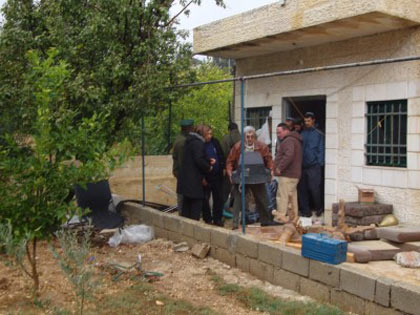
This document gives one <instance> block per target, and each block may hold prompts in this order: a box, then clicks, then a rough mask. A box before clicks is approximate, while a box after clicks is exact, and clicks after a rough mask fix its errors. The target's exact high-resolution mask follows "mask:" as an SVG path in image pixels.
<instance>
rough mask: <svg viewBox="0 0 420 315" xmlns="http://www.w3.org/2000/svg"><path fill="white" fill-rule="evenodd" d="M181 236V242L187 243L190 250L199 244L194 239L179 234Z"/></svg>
mask: <svg viewBox="0 0 420 315" xmlns="http://www.w3.org/2000/svg"><path fill="white" fill-rule="evenodd" d="M179 235H180V239H181V241H182V242H187V244H188V246H189V247H190V248H192V247H193V246H194V245H195V244H197V241H196V240H195V239H193V238H192V237H188V236H186V235H182V234H179Z"/></svg>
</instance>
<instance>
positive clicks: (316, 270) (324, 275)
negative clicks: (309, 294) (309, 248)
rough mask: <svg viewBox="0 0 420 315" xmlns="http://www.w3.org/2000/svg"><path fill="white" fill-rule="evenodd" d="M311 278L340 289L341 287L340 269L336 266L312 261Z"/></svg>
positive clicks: (310, 262) (310, 267) (310, 263)
mask: <svg viewBox="0 0 420 315" xmlns="http://www.w3.org/2000/svg"><path fill="white" fill-rule="evenodd" d="M309 278H311V279H313V280H316V281H319V282H322V283H325V284H328V285H330V286H332V287H336V288H338V287H339V285H340V269H339V268H338V267H336V266H334V265H328V264H324V263H322V262H320V261H316V260H310V261H309Z"/></svg>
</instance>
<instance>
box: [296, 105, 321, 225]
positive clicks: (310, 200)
mask: <svg viewBox="0 0 420 315" xmlns="http://www.w3.org/2000/svg"><path fill="white" fill-rule="evenodd" d="M304 124H305V129H304V130H303V131H302V133H301V136H302V152H303V158H302V176H301V180H300V183H299V186H298V190H299V203H300V205H299V210H300V212H301V216H303V217H311V216H312V211H311V208H310V205H311V204H312V205H313V209H314V210H315V214H316V217H317V218H316V220H315V221H316V222H315V223H317V224H320V223H322V222H321V216H322V214H323V212H324V209H323V206H322V195H321V194H322V191H321V185H322V167H323V166H324V157H325V140H324V135H323V133H322V132H321V131H320V130H318V129H316V128H315V114H314V113H312V112H307V113H305V115H304Z"/></svg>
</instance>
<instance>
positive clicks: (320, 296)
mask: <svg viewBox="0 0 420 315" xmlns="http://www.w3.org/2000/svg"><path fill="white" fill-rule="evenodd" d="M299 289H300V294H302V295H306V296H310V297H311V298H313V299H315V300H317V301H319V302H322V303H329V302H330V288H329V287H328V286H326V285H324V284H321V283H319V282H315V281H312V280H309V279H307V278H304V277H301V278H300V287H299Z"/></svg>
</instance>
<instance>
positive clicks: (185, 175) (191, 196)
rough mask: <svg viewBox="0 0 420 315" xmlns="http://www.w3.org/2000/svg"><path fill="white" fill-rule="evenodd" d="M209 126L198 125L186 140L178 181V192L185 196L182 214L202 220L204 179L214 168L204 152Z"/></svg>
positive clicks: (212, 162) (212, 161)
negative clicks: (205, 137)
mask: <svg viewBox="0 0 420 315" xmlns="http://www.w3.org/2000/svg"><path fill="white" fill-rule="evenodd" d="M207 132H208V128H205V126H203V125H198V126H197V127H195V128H194V132H190V134H189V135H188V137H187V139H186V140H185V146H184V154H183V159H182V166H181V170H180V173H179V178H178V183H177V191H176V192H177V193H178V194H181V195H182V196H183V205H182V209H181V215H182V216H184V217H187V218H190V219H194V220H200V216H201V209H202V207H203V201H204V189H203V179H204V176H205V175H206V174H208V173H209V172H210V171H211V170H212V168H213V167H212V166H211V164H214V160H210V162H209V161H208V160H207V159H206V157H205V154H204V136H205V135H206V133H207Z"/></svg>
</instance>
